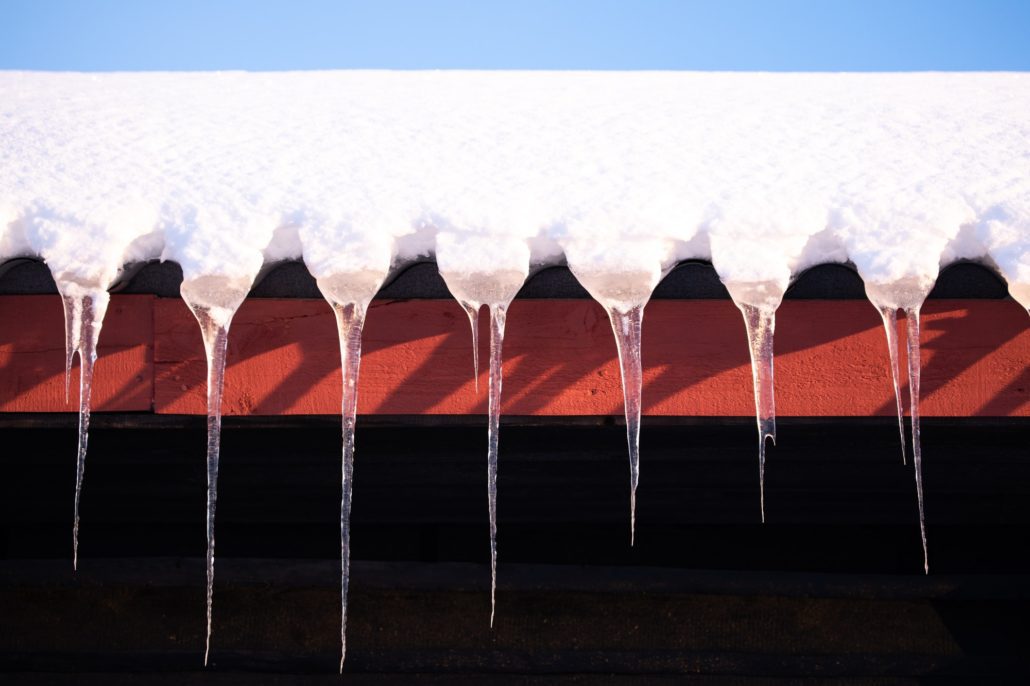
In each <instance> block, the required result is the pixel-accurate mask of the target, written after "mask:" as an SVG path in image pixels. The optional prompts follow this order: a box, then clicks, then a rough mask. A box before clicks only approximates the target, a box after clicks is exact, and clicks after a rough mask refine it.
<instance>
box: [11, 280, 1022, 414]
mask: <svg viewBox="0 0 1030 686" xmlns="http://www.w3.org/2000/svg"><path fill="white" fill-rule="evenodd" d="M0 317H2V321H3V322H5V324H4V326H3V327H2V328H0V411H3V412H67V411H72V410H73V409H74V408H75V406H76V393H77V392H76V391H75V390H74V389H75V388H77V374H76V373H73V379H72V385H73V393H72V397H71V399H70V402H69V403H67V404H66V403H65V401H64V381H63V360H64V355H63V333H62V332H63V328H62V327H63V324H62V321H63V320H62V314H61V308H60V301H59V299H58V298H57V297H56V296H4V297H0ZM923 320H924V321H923V340H922V350H923V380H922V382H923V383H922V387H923V406H922V409H923V413H924V414H925V415H926V416H954V417H961V416H981V417H988V416H1030V327H1028V325H1027V324H1028V320H1027V319H1026V316H1025V314H1023V313H1022V311H1021V310H1020V308H1019V307H1018V306H1017V305H1015V304H1014V303H1013V302H1011V301H1008V300H999V301H994V300H936V301H930V302H928V303H927V305H926V311H925V312H924V317H923ZM904 329H905V324H904V321H903V320H902V321H901V322H899V332H900V336H901V340H902V342H904ZM643 338H644V343H643V350H644V366H645V378H644V411H645V413H646V414H649V415H666V416H675V415H683V416H748V415H751V414H752V413H753V412H754V408H753V404H752V403H753V400H752V391H751V374H750V367H749V360H748V354H747V345H746V340H745V337H744V325H743V321H742V318H741V316H740V313H739V312H738V311H737V309H736V308H735V307H734V306H733V305H732V303H730V302H728V301H719V300H678V301H676V300H664V301H654V302H652V303H651V304H649V305H648V307H647V311H646V314H645V318H644V337H643ZM884 338H885V337H884V335H883V331H882V328H881V326H880V321H879V317H878V316H877V314H876V312H875V311H874V310H873V308H872V307H871V306H870V305H868V303H865V302H862V301H814V300H807V301H805V300H795V301H787V302H785V303H784V304H783V306H782V307H781V308H780V310H779V312H778V315H777V327H776V402H777V410H778V413H779V414H780V415H781V416H890V415H891V414H892V413H893V412H894V408H893V397H892V394H891V387H890V375H889V369H888V365H887V351H886V346H885V343H884ZM481 339H482V340H481V350H480V360H481V363H482V364H481V367H482V369H481V373H480V379H479V384H480V392H479V394H478V395H477V394H476V391H475V386H474V380H473V377H472V354H471V350H470V343H471V337H470V333H469V329H468V323H467V319H466V318H465V314H464V312H463V311H462V310H461V309H460V308H459V307H458V306H457V305H456V304H455V303H453V302H450V301H433V300H421V301H381V302H376V303H374V304H373V305H372V307H371V309H370V311H369V314H368V318H367V324H366V327H365V336H364V358H363V362H362V371H361V380H360V407H359V411H360V412H361V413H363V414H398V415H403V414H468V413H484V412H485V411H486V392H485V389H486V377H487V373H486V359H487V352H488V348H489V341H488V334H487V333H486V328H485V326H484V329H483V332H482V334H481ZM902 358H903V359H902V367H903V368H904V354H903V355H902ZM504 375H505V376H504V412H505V413H507V414H518V415H558V416H562V415H618V414H621V412H622V388H621V385H620V380H619V366H618V362H617V360H616V357H615V343H614V339H613V337H612V333H611V329H610V327H609V324H608V320H607V317H606V316H605V315H604V312H603V311H602V310H601V308H600V307H599V306H598V305H597V304H595V303H593V302H591V301H588V300H518V301H516V302H515V303H514V304H513V305H512V307H511V310H510V313H509V316H508V336H507V340H506V341H505V347H504ZM904 376H905V375H904V374H903V377H904ZM204 379H205V361H204V356H203V345H202V343H201V338H200V332H199V329H198V327H197V324H196V321H195V320H194V319H193V316H192V315H191V314H190V312H189V310H188V309H187V308H186V306H185V305H184V304H183V303H182V302H181V301H179V300H173V299H159V298H153V297H151V296H115V297H114V298H113V300H112V304H111V308H110V310H109V312H108V316H107V320H106V321H105V323H104V328H103V331H102V333H101V337H100V359H99V360H98V362H97V377H96V388H95V389H94V408H95V409H96V410H100V411H104V410H107V411H148V410H153V411H156V412H159V413H175V414H202V413H203V412H204V411H205V387H204ZM903 382H906V380H905V379H904V378H903ZM903 390H904V389H903ZM905 392H906V393H907V391H905ZM339 402H340V372H339V348H338V344H337V339H336V331H335V322H334V319H333V316H332V314H331V312H330V310H329V307H328V306H327V305H326V304H325V303H324V302H322V301H319V300H297V299H289V300H257V299H251V300H248V301H247V302H245V303H244V305H243V307H242V308H241V309H240V312H239V313H238V314H237V316H236V318H235V320H234V322H233V325H232V329H231V332H230V336H229V361H228V370H227V374H226V390H225V412H226V414H239V415H246V414H257V415H277V414H335V413H337V412H338V411H339Z"/></svg>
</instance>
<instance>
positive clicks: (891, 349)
mask: <svg viewBox="0 0 1030 686" xmlns="http://www.w3.org/2000/svg"><path fill="white" fill-rule="evenodd" d="M876 309H877V310H879V312H880V317H881V318H882V319H883V328H884V331H886V332H887V352H888V353H890V360H891V378H892V379H893V381H894V402H895V403H896V405H897V408H898V436H899V437H900V438H901V464H906V461H905V408H904V406H903V405H902V403H901V381H900V376H901V375H900V369H899V367H898V310H897V308H894V307H877V308H876Z"/></svg>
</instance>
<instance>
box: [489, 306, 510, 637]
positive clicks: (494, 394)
mask: <svg viewBox="0 0 1030 686" xmlns="http://www.w3.org/2000/svg"><path fill="white" fill-rule="evenodd" d="M507 316H508V308H507V306H506V305H491V306H490V388H489V399H488V402H487V412H488V414H489V421H488V426H487V455H486V456H487V465H486V477H487V499H488V500H489V507H490V627H491V628H493V625H494V610H495V609H496V605H497V604H496V595H497V441H498V437H499V432H500V429H501V382H502V378H501V349H502V347H503V346H504V323H505V320H506V318H507Z"/></svg>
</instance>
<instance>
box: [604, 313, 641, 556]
mask: <svg viewBox="0 0 1030 686" xmlns="http://www.w3.org/2000/svg"><path fill="white" fill-rule="evenodd" d="M608 318H609V319H610V320H611V323H612V332H614V334H615V345H616V348H617V349H618V353H619V371H620V373H621V374H622V398H623V402H624V403H625V408H626V409H625V411H626V444H627V446H628V447H629V544H630V545H631V546H632V545H634V543H635V542H636V531H637V484H638V483H639V482H640V405H641V397H640V396H641V394H642V392H643V384H644V373H643V368H642V364H641V360H640V337H641V326H642V324H643V320H644V306H643V305H635V306H633V307H631V308H629V309H628V310H622V309H621V308H618V307H610V308H608Z"/></svg>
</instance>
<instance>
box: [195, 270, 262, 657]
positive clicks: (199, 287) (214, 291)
mask: <svg viewBox="0 0 1030 686" xmlns="http://www.w3.org/2000/svg"><path fill="white" fill-rule="evenodd" d="M249 290H250V281H246V282H244V281H242V280H230V279H227V278H224V277H201V278H199V279H195V280H193V281H184V282H183V283H182V286H181V287H180V292H181V294H182V299H183V300H185V301H186V305H187V306H189V308H190V310H191V311H192V312H193V316H194V317H196V318H197V323H199V324H200V333H201V335H202V336H203V338H204V352H205V354H206V356H207V633H206V635H205V638H204V666H207V663H208V656H209V655H210V652H211V611H212V601H213V598H214V580H215V506H216V505H217V502H218V453H219V449H220V447H221V434H222V387H223V385H224V381H225V354H226V348H227V346H228V342H229V325H230V324H231V323H232V318H233V315H234V314H236V310H237V309H238V308H239V306H240V303H242V302H243V299H244V298H245V297H246V296H247V292H248V291H249Z"/></svg>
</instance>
